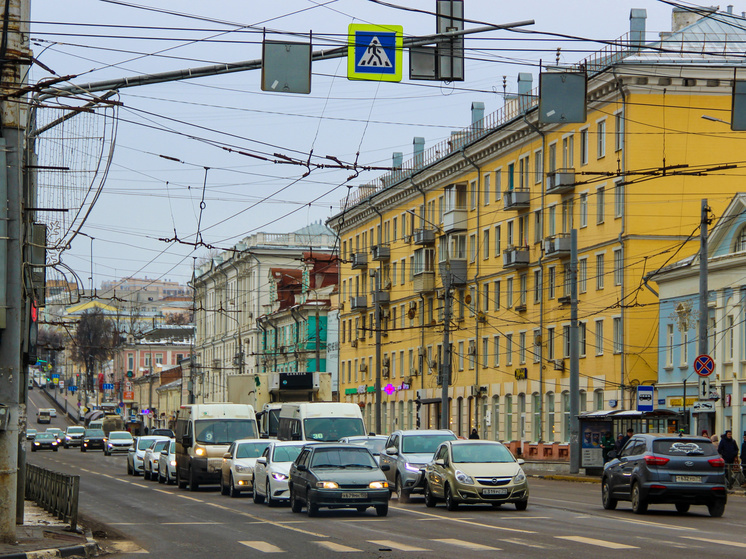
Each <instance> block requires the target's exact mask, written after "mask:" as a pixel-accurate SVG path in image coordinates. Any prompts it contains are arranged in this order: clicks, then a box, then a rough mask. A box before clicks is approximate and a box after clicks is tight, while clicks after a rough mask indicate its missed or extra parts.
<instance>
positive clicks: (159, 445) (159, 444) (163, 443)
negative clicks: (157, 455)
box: [153, 441, 171, 452]
mask: <svg viewBox="0 0 746 559" xmlns="http://www.w3.org/2000/svg"><path fill="white" fill-rule="evenodd" d="M169 442H171V441H158V442H157V443H155V448H154V449H153V452H160V451H161V450H163V449H164V448H166V447H167V446H168V443H169Z"/></svg>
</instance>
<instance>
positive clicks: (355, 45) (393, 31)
mask: <svg viewBox="0 0 746 559" xmlns="http://www.w3.org/2000/svg"><path fill="white" fill-rule="evenodd" d="M347 33H348V43H347V78H348V79H350V80H373V81H383V82H400V81H401V77H402V50H403V48H402V47H403V35H404V29H403V28H402V26H401V25H362V24H355V23H353V24H351V25H350V26H349V28H348V31H347Z"/></svg>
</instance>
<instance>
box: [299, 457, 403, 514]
mask: <svg viewBox="0 0 746 559" xmlns="http://www.w3.org/2000/svg"><path fill="white" fill-rule="evenodd" d="M288 490H289V492H290V508H291V509H292V511H293V512H301V510H302V509H303V506H304V505H305V506H306V510H307V512H308V516H316V515H317V514H318V511H319V508H320V507H328V508H332V509H335V508H355V509H357V510H358V512H365V510H366V509H367V508H368V507H375V509H376V513H377V514H378V516H386V515H387V514H388V511H389V484H388V482H387V481H386V477H385V476H384V475H383V472H382V471H381V468H379V467H378V464H377V463H376V461H375V459H374V458H373V455H372V454H371V453H370V452H369V451H368V449H367V448H365V447H361V446H360V447H358V446H353V445H349V444H340V443H333V444H309V445H306V446H304V447H303V450H301V452H300V454H299V455H298V458H296V460H295V462H294V463H293V465H292V466H291V467H290V477H289V480H288Z"/></svg>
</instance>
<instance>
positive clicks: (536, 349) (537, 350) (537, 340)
mask: <svg viewBox="0 0 746 559" xmlns="http://www.w3.org/2000/svg"><path fill="white" fill-rule="evenodd" d="M533 337H534V339H533V341H534V345H533V349H532V353H533V354H534V363H539V362H540V361H541V330H539V329H538V328H537V329H536V330H534V331H533Z"/></svg>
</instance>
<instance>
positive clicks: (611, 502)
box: [601, 479, 618, 510]
mask: <svg viewBox="0 0 746 559" xmlns="http://www.w3.org/2000/svg"><path fill="white" fill-rule="evenodd" d="M617 503H618V501H617V500H616V499H614V498H613V497H612V496H611V487H609V480H608V479H605V480H604V481H603V482H602V484H601V504H602V505H603V506H604V508H605V509H606V510H614V509H615V508H616V505H617Z"/></svg>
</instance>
